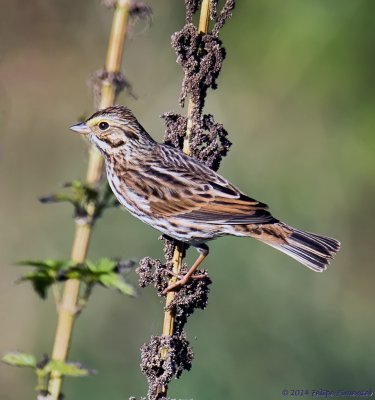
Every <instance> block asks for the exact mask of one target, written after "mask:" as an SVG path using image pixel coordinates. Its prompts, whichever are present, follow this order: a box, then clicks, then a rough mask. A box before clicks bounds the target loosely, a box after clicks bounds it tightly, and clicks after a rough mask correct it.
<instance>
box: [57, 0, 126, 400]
mask: <svg viewBox="0 0 375 400" xmlns="http://www.w3.org/2000/svg"><path fill="white" fill-rule="evenodd" d="M130 3H131V1H130V0H118V2H117V5H116V9H115V12H114V16H113V22H112V30H111V35H110V39H109V45H108V52H107V57H106V63H105V68H106V70H107V72H108V73H117V72H120V68H121V60H122V53H123V47H124V42H125V37H126V28H127V23H128V16H129V8H130V5H131V4H130ZM115 98H116V87H115V86H114V85H113V84H112V83H111V81H110V80H108V79H107V80H104V81H103V82H102V88H101V101H100V106H99V108H100V109H102V108H106V107H109V106H111V105H113V104H114V102H115ZM103 165H104V161H103V158H102V157H101V156H100V154H99V153H98V152H97V151H96V150H94V149H93V148H91V149H90V156H89V163H88V168H87V175H86V183H87V184H88V185H89V186H91V187H93V188H94V187H96V186H97V185H98V184H99V182H100V180H101V176H102V172H103ZM87 215H88V218H87V219H86V220H85V221H84V222H83V223H82V222H76V231H75V236H74V241H73V246H72V251H71V259H72V261H74V262H76V263H83V262H84V261H85V259H86V256H87V251H88V247H89V243H90V238H91V233H92V227H93V217H94V215H95V204H94V203H91V204H89V205H88V208H87ZM79 292H80V282H79V280H75V279H70V280H68V281H67V282H66V284H65V286H64V291H63V296H62V300H61V303H60V307H59V315H58V322H57V329H56V335H55V341H54V345H53V350H52V359H53V360H61V361H65V360H66V358H67V355H68V352H69V347H70V342H71V338H72V333H73V326H74V321H75V316H76V312H77V307H78V301H79ZM61 385H62V377H61V374H60V373H58V372H57V371H53V372H52V373H51V377H50V381H49V392H50V394H51V400H58V399H59V397H60V393H61Z"/></svg>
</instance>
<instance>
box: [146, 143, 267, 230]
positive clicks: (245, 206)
mask: <svg viewBox="0 0 375 400" xmlns="http://www.w3.org/2000/svg"><path fill="white" fill-rule="evenodd" d="M163 150H164V151H165V152H166V157H163V158H162V163H161V164H159V165H158V166H155V164H151V165H149V167H148V174H147V175H148V176H150V177H153V178H154V179H153V181H154V182H160V184H159V185H158V187H156V185H155V183H154V185H155V188H154V189H155V190H153V191H152V194H151V195H150V196H149V204H150V211H151V212H152V213H153V215H157V216H160V217H166V218H170V217H174V218H182V219H187V220H192V221H201V222H205V223H212V224H217V223H222V224H264V223H270V222H272V221H275V220H274V218H273V217H272V215H271V214H270V213H269V212H268V211H267V208H268V207H267V205H266V204H263V203H260V202H258V201H256V200H254V199H252V198H250V197H248V196H246V195H245V194H244V193H242V192H241V191H240V190H239V189H237V188H236V187H235V186H233V185H232V184H231V183H230V182H228V181H227V180H226V179H224V178H223V177H221V176H220V175H218V174H217V173H216V172H215V171H213V170H211V169H209V168H208V167H206V166H205V165H203V164H201V163H199V162H197V161H196V160H194V159H192V158H191V157H188V156H186V155H185V154H183V153H182V152H180V151H177V150H175V149H170V148H166V149H163ZM170 153H171V154H170Z"/></svg>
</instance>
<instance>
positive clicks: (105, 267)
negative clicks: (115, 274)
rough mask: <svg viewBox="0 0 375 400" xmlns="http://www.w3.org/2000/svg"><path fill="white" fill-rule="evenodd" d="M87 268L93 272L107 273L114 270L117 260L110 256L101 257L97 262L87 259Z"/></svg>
mask: <svg viewBox="0 0 375 400" xmlns="http://www.w3.org/2000/svg"><path fill="white" fill-rule="evenodd" d="M86 264H87V268H88V269H89V270H90V271H92V272H98V273H106V272H111V271H113V270H114V269H115V268H116V266H117V261H114V260H111V259H110V258H101V259H100V260H98V261H97V262H96V263H93V262H92V261H89V260H87V261H86Z"/></svg>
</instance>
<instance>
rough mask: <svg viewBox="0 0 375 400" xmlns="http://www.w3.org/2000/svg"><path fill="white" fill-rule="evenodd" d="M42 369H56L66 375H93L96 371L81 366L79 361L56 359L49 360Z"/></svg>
mask: <svg viewBox="0 0 375 400" xmlns="http://www.w3.org/2000/svg"><path fill="white" fill-rule="evenodd" d="M44 369H45V370H46V371H48V372H51V371H56V372H59V373H60V374H61V375H68V376H76V377H80V376H88V375H93V374H95V373H96V371H94V370H91V369H88V368H85V367H83V366H82V365H81V364H79V363H71V362H64V361H58V360H51V361H50V362H49V363H48V364H47V365H46V366H45V367H44Z"/></svg>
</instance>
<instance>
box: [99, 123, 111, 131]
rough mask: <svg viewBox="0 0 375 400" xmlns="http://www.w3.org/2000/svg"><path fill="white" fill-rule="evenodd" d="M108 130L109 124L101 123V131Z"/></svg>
mask: <svg viewBox="0 0 375 400" xmlns="http://www.w3.org/2000/svg"><path fill="white" fill-rule="evenodd" d="M108 128H109V124H108V122H101V123H100V124H99V129H100V130H101V131H105V130H106V129H108Z"/></svg>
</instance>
